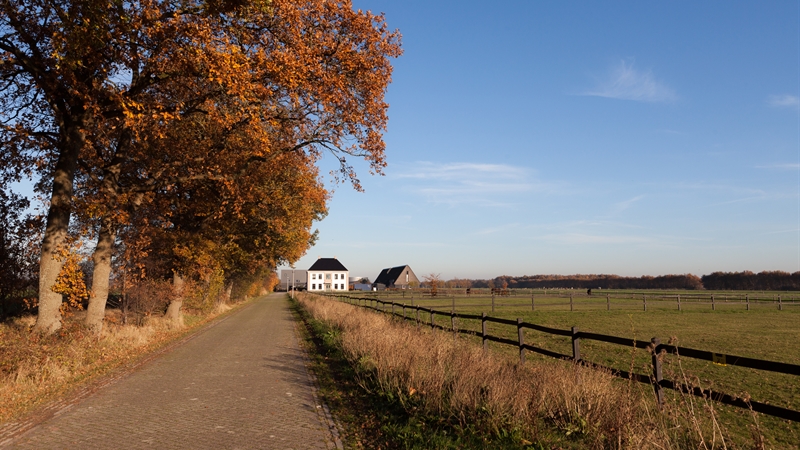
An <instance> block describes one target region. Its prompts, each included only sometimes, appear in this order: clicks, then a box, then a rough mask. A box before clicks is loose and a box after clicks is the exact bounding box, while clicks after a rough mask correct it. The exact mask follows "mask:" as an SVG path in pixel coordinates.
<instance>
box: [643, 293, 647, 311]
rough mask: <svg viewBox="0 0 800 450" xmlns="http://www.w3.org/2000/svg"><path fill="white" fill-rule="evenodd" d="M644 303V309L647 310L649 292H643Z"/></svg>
mask: <svg viewBox="0 0 800 450" xmlns="http://www.w3.org/2000/svg"><path fill="white" fill-rule="evenodd" d="M642 304H644V310H645V311H647V294H642Z"/></svg>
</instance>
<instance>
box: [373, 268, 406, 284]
mask: <svg viewBox="0 0 800 450" xmlns="http://www.w3.org/2000/svg"><path fill="white" fill-rule="evenodd" d="M406 267H408V266H407V265H405V266H397V267H391V268H389V269H383V270H381V273H380V275H378V278H376V279H375V282H374V283H373V284H376V285H377V284H382V285H384V286H391V285H393V284H395V283H396V282H397V279H398V278H400V275H402V274H403V270H404V269H405V268H406Z"/></svg>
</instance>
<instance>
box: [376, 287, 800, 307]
mask: <svg viewBox="0 0 800 450" xmlns="http://www.w3.org/2000/svg"><path fill="white" fill-rule="evenodd" d="M374 294H382V295H379V296H377V297H370V298H378V299H379V298H380V297H383V298H384V299H385V300H384V301H390V300H391V298H392V297H394V296H397V298H400V297H399V296H400V295H402V298H403V299H409V300H410V301H411V304H412V306H413V305H414V302H415V300H416V302H417V303H419V302H445V301H449V302H450V310H451V312H455V311H456V309H457V308H480V307H486V308H489V307H490V308H491V310H492V312H495V310H496V308H498V307H523V306H526V304H523V303H521V302H517V303H499V302H500V301H502V300H503V299H508V300H512V299H514V300H521V299H524V298H526V297H523V296H522V295H520V294H519V293H517V292H515V293H514V294H513V295H500V294H495V293H488V294H486V295H479V294H472V295H462V296H460V297H459V296H456V295H455V294H453V295H438V296H436V297H431V296H430V295H426V294H425V292H424V291H412V290H409V291H408V294H409V296H408V297H406V291H383V292H370V295H374ZM484 297H485V298H486V299H487V300H489V301H490V302H491V303H487V304H480V303H461V302H457V301H456V300H457V299H458V300H473V299H475V298H478V299H482V298H484ZM361 298H367V297H361ZM543 298H544V299H546V300H549V301H550V302H549V303H542V299H543ZM537 299H538V300H537ZM558 299H565V301H564V302H563V303H558V302H556V303H554V302H553V300H558ZM567 299H568V300H569V302H566V300H567ZM612 300H613V301H612ZM577 301H580V302H581V303H578V302H577ZM587 301H595V303H593V304H592V303H587ZM637 302H638V304H639V305H640V306H638V307H637V308H639V309H643V310H644V311H647V309H648V303H649V305H650V307H651V308H653V307H655V306H658V307H660V308H661V309H664V307H665V306H664V305H674V306H672V307H673V308H676V309H677V310H678V311H681V310H683V308H684V307H687V306H692V305H706V306H708V307H710V308H711V309H712V310H715V311H716V309H717V306H718V305H719V306H721V305H727V307H731V306H733V305H740V306H741V307H742V308H744V309H746V310H748V311H749V310H750V309H751V306H753V307H762V308H763V307H767V306H771V307H773V308H777V309H778V310H779V311H783V310H784V308H786V307H800V299H798V297H797V296H796V295H786V296H784V295H781V294H779V295H772V296H767V295H761V296H758V295H755V294H723V295H719V294H646V293H634V294H627V293H626V294H619V293H606V294H605V296H603V295H598V294H595V295H589V294H586V293H583V292H548V293H546V294H542V293H531V294H530V307H531V311H535V310H536V308H542V307H552V306H556V307H567V306H569V310H570V311H576V310H578V308H583V307H587V306H590V305H593V306H595V307H597V306H605V307H606V310H608V311H610V310H611V309H612V305H623V306H621V307H622V308H626V309H630V308H631V307H632V306H633V305H636V304H637ZM440 307H444V305H440ZM619 308H620V307H619V306H618V307H617V308H614V309H619Z"/></svg>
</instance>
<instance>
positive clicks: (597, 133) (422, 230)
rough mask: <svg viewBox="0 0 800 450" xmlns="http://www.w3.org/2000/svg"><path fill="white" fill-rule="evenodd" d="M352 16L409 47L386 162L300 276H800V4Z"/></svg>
mask: <svg viewBox="0 0 800 450" xmlns="http://www.w3.org/2000/svg"><path fill="white" fill-rule="evenodd" d="M354 7H355V8H360V9H363V10H370V11H372V12H374V13H379V12H383V13H385V17H386V21H387V23H388V25H389V27H390V28H392V29H399V31H400V32H401V33H402V35H403V41H402V42H403V49H404V54H403V56H401V57H400V58H398V59H396V60H395V61H394V73H393V82H392V84H391V86H390V87H389V90H388V92H387V96H386V99H387V101H388V103H389V104H390V108H389V127H388V131H387V133H386V134H385V141H386V155H387V159H388V167H387V168H386V170H385V175H384V176H370V175H369V173H368V167H367V165H366V164H365V163H363V162H357V163H355V167H356V169H357V171H358V173H359V177H360V179H361V181H362V183H363V185H364V188H365V192H363V193H359V192H356V191H354V190H353V189H352V188H351V187H350V186H349V185H346V184H344V185H334V184H333V183H331V182H329V183H328V185H329V187H330V188H331V189H333V190H334V193H333V196H332V199H331V201H330V204H329V207H330V212H329V214H328V216H327V217H326V218H325V219H323V220H322V221H320V222H318V223H315V228H316V229H318V231H319V239H318V241H317V243H316V245H315V246H314V247H312V248H310V249H309V250H308V252H307V254H306V256H305V257H303V258H302V259H301V260H299V261H298V262H297V263H296V264H295V267H297V268H299V269H306V268H308V267H309V266H310V265H311V264H313V262H314V261H315V260H316V259H317V258H318V257H337V258H338V259H339V260H340V261H341V262H342V263H343V264H344V265H345V266H346V267H347V268H348V269H349V271H350V274H351V275H352V276H364V277H369V278H370V279H372V280H374V279H375V278H376V277H377V275H378V273H379V272H380V270H381V269H383V268H385V267H393V266H398V265H405V264H409V265H410V266H411V268H412V269H413V270H414V271H415V273H416V274H417V275H418V276H423V275H426V274H430V273H436V274H440V276H442V277H443V278H445V279H449V278H454V277H464V278H490V277H496V276H499V275H516V276H521V275H533V274H565V275H566V274H577V273H581V274H588V273H595V274H597V273H604V274H619V275H625V276H641V275H660V274H673V273H674V274H679V273H680V274H682V273H693V274H696V275H703V274H708V273H711V272H714V271H742V270H752V271H755V272H759V271H763V270H784V271H789V272H794V271H799V270H800V2H798V1H776V2H689V1H676V2H633V1H630V2H623V1H615V2H544V1H501V2H494V3H492V2H477V1H464V0H460V1H449V0H448V1H445V0H437V1H435V2H430V1H418V0H410V1H403V2H398V1H389V0H386V1H381V0H354ZM320 164H321V168H322V172H323V173H327V171H328V170H329V169H331V168H332V167H333V159H332V158H327V159H326V160H323V161H322V162H321V163H320ZM328 178H329V177H328ZM284 268H285V267H284Z"/></svg>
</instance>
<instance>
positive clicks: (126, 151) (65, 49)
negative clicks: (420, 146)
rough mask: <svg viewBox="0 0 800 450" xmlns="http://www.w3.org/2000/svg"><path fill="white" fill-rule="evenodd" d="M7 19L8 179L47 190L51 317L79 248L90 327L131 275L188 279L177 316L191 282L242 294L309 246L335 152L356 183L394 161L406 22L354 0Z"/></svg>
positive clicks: (3, 82)
mask: <svg viewBox="0 0 800 450" xmlns="http://www.w3.org/2000/svg"><path fill="white" fill-rule="evenodd" d="M0 30H2V32H1V33H0V58H2V59H0V61H1V62H0V111H3V113H2V115H0V121H2V124H1V125H0V160H2V162H3V163H4V164H3V166H2V169H0V170H2V171H3V174H2V177H0V181H2V183H3V184H2V186H0V187H2V188H3V189H2V190H3V191H4V192H8V188H9V186H10V183H11V182H13V181H18V180H20V178H21V177H22V176H25V175H27V176H30V177H32V178H35V179H36V180H38V183H37V191H38V192H40V193H41V194H42V196H43V197H44V198H45V199H46V202H47V214H46V217H45V218H44V226H43V231H42V238H41V241H40V242H41V245H40V246H39V249H38V251H39V259H38V316H37V321H36V325H35V328H36V329H37V330H39V331H41V332H45V333H52V332H54V331H56V330H58V329H59V327H60V326H61V305H62V292H57V291H59V288H58V286H59V277H64V276H65V274H64V273H63V272H64V267H65V265H64V262H65V261H67V259H68V256H69V255H70V253H71V252H74V249H75V247H76V246H78V245H84V246H86V245H88V246H90V247H91V248H93V250H92V256H91V271H92V275H91V277H90V278H91V286H90V289H89V299H88V308H87V309H88V312H87V318H86V325H87V326H88V327H89V328H90V329H92V330H94V331H96V332H99V331H100V330H101V329H102V319H103V317H104V310H105V305H106V301H107V297H108V291H109V283H110V282H112V281H114V280H120V279H121V280H123V281H124V280H128V281H125V282H130V281H131V280H137V279H143V278H155V279H166V278H171V279H172V280H173V283H174V286H175V291H176V293H177V294H176V295H175V296H174V297H173V301H172V302H171V303H170V306H169V308H168V311H167V314H168V315H169V316H171V317H177V316H178V315H179V312H180V307H181V302H182V298H183V296H182V286H184V285H185V282H186V281H187V280H193V281H196V282H198V283H200V284H201V285H203V286H205V287H206V288H209V287H210V286H211V285H212V284H215V283H216V284H220V283H221V284H222V285H223V286H224V290H225V291H226V292H228V293H230V292H231V291H232V290H233V289H234V284H235V283H236V282H237V281H241V280H250V281H252V279H253V277H254V276H258V274H262V275H263V274H265V273H267V272H271V271H272V269H273V268H274V267H275V266H276V265H277V264H281V263H291V262H293V261H295V260H297V259H298V258H299V257H300V256H302V254H303V253H304V252H305V250H306V249H307V248H308V246H309V245H311V244H312V243H313V242H314V239H315V236H316V235H315V233H314V232H312V224H313V221H315V220H319V219H321V218H322V217H323V216H324V215H325V214H326V203H327V200H328V192H327V191H326V190H325V188H324V186H323V184H322V183H321V181H320V175H319V173H318V170H317V167H316V164H317V162H318V161H319V159H320V157H321V156H322V154H323V152H330V153H331V154H333V155H334V157H335V158H337V160H338V161H339V169H338V171H336V172H334V175H335V176H336V178H337V180H349V181H350V182H351V183H352V185H353V186H354V187H355V188H356V189H360V184H359V181H358V178H357V177H356V174H355V171H354V169H353V167H352V166H351V163H350V161H349V159H348V158H350V157H356V158H362V159H364V160H366V161H367V162H368V164H369V166H370V171H371V172H372V173H380V171H381V169H382V168H383V167H384V166H385V160H384V142H383V139H382V135H383V132H384V131H385V127H386V121H387V114H386V112H387V107H388V105H387V104H386V103H385V102H384V94H385V92H386V88H387V86H388V83H389V82H390V79H391V64H390V60H391V58H393V57H396V56H398V55H399V54H400V43H399V34H398V33H397V32H391V31H389V30H388V28H387V26H386V24H385V21H384V18H383V17H382V16H376V15H373V14H371V13H369V12H362V11H353V9H352V6H351V4H350V2H349V1H339V2H329V1H325V0H303V1H293V0H182V1H178V2H176V1H171V0H146V1H143V2H132V3H131V2H120V1H116V0H81V1H68V0H60V1H55V2H45V3H42V2H40V1H38V0H0ZM12 240H13V241H14V242H18V241H19V239H17V238H12ZM87 243H89V244H87ZM12 247H13V246H12ZM123 275H124V276H123Z"/></svg>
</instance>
